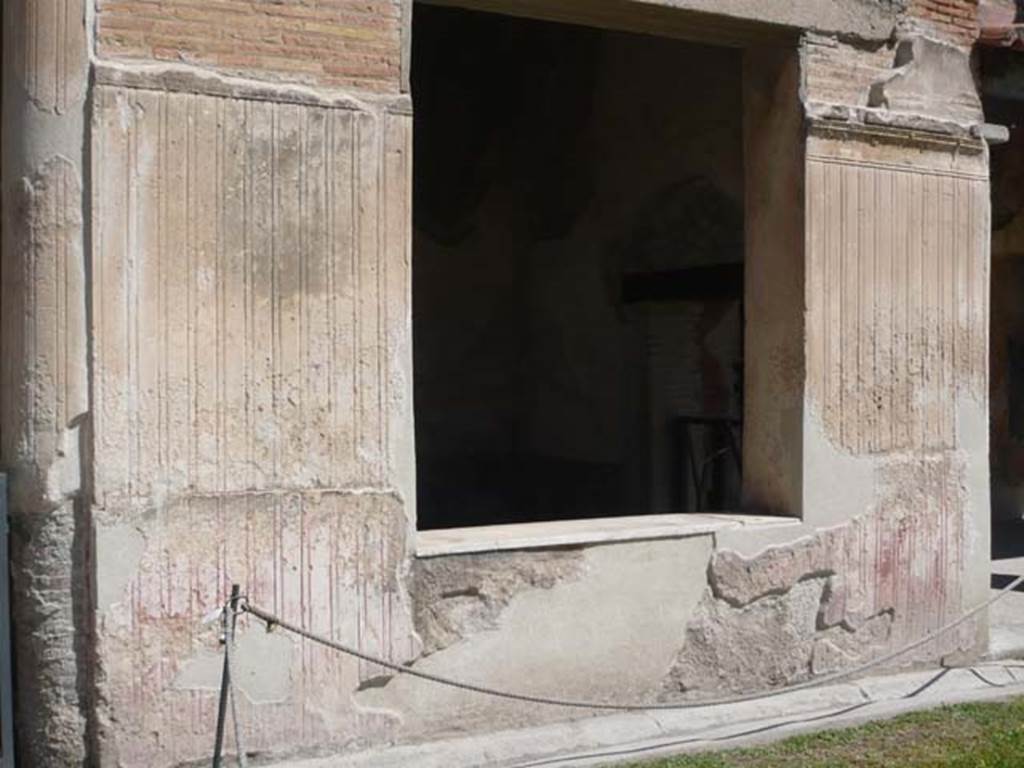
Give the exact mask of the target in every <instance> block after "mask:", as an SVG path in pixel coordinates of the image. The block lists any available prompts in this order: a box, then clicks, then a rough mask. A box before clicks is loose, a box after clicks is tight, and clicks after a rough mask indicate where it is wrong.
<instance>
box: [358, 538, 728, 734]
mask: <svg viewBox="0 0 1024 768" xmlns="http://www.w3.org/2000/svg"><path fill="white" fill-rule="evenodd" d="M711 546H712V541H711V537H709V536H698V537H693V538H687V539H675V540H664V541H646V542H644V541H639V542H629V543H621V544H613V545H606V546H594V547H581V548H570V549H560V550H551V551H535V552H528V551H523V552H514V553H503V554H501V553H488V554H480V555H463V556H451V557H442V558H436V559H425V560H420V561H418V562H417V563H416V583H417V594H416V601H417V629H418V630H419V631H420V632H421V633H422V637H423V641H424V644H425V646H426V647H427V648H428V649H433V652H432V653H431V654H430V655H428V656H426V657H424V658H422V659H421V660H419V661H417V663H416V668H417V669H422V670H424V671H432V672H436V673H439V674H446V675H452V676H457V677H459V678H461V679H465V680H471V681H474V682H480V683H482V684H485V685H491V686H496V687H499V688H504V689H507V690H516V691H528V692H532V693H536V694H539V695H547V696H558V697H566V698H570V699H584V700H615V701H627V702H644V701H651V700H653V699H655V698H657V697H658V696H659V695H660V690H661V686H662V681H663V679H664V676H665V674H666V672H667V670H668V669H669V668H670V666H671V663H672V659H673V657H674V654H675V652H676V649H677V648H678V645H679V642H680V639H681V637H682V632H683V628H684V627H685V626H686V624H687V622H688V620H689V618H690V616H691V615H692V614H693V612H694V609H695V607H696V606H697V603H698V601H699V599H700V597H701V593H702V591H703V589H704V584H705V576H704V564H705V563H707V561H708V557H709V556H710V554H711ZM357 700H358V702H359V703H360V704H361V705H362V706H366V707H371V708H373V709H374V711H388V712H390V713H392V716H393V717H394V718H395V722H396V728H397V730H396V734H397V735H398V736H399V737H400V738H417V737H418V738H422V737H424V736H430V737H437V736H440V735H442V734H444V733H451V732H453V731H455V730H460V731H465V730H493V729H498V728H502V727H511V726H516V725H522V724H528V723H540V722H544V721H551V720H553V719H559V718H568V717H574V716H578V713H573V712H572V711H568V710H564V709H554V708H549V707H538V706H537V705H532V704H527V705H524V704H517V703H515V702H508V701H501V700H496V699H492V698H487V697H482V696H479V695H476V694H468V693H466V692H463V691H457V690H452V689H445V688H438V687H437V686H426V685H424V684H422V683H421V682H419V681H416V680H412V679H410V678H404V677H399V678H394V679H391V680H390V681H389V682H387V683H386V684H384V685H382V686H380V687H376V688H373V689H368V690H366V691H364V692H363V693H361V694H359V695H358V696H357Z"/></svg>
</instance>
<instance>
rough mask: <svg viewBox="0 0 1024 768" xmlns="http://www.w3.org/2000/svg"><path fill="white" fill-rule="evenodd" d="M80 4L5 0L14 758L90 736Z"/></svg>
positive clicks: (6, 463) (1, 336)
mask: <svg viewBox="0 0 1024 768" xmlns="http://www.w3.org/2000/svg"><path fill="white" fill-rule="evenodd" d="M85 15H86V6H85V3H84V2H83V1H82V0H58V1H55V2H49V3H38V2H34V1H33V0H12V1H11V2H6V3H4V4H3V35H4V41H3V46H2V49H3V54H4V59H3V110H2V112H3V127H2V135H3V150H2V151H3V157H2V166H3V188H2V192H0V209H2V215H3V221H2V224H0V230H2V233H3V243H2V258H0V291H2V295H0V360H2V361H3V362H2V364H0V467H2V468H3V469H4V470H5V471H9V472H10V473H11V485H10V494H11V496H10V503H11V507H10V512H11V518H12V539H11V558H12V563H11V571H12V576H13V583H12V590H11V592H12V596H13V617H12V618H13V632H14V637H15V651H16V655H17V665H16V670H17V672H16V675H17V680H16V684H17V690H18V696H17V706H18V712H17V721H18V725H19V728H18V745H17V746H18V751H19V754H18V757H19V761H20V762H21V763H22V764H24V765H37V766H65V765H71V764H75V763H81V761H82V760H83V758H84V756H85V755H86V753H87V751H88V744H89V743H90V742H91V740H92V738H93V736H94V731H93V728H92V727H91V726H92V723H91V716H90V713H91V711H92V679H91V669H92V658H91V649H90V634H91V628H90V618H89V617H90V606H89V589H88V586H89V585H88V579H87V578H85V574H87V573H88V559H89V546H88V540H89V535H88V514H87V510H86V507H85V505H84V504H83V502H84V499H85V496H84V489H85V487H86V485H87V483H88V468H87V463H86V459H87V456H86V452H87V448H86V446H88V430H89V422H88V410H89V405H88V377H87V359H86V348H87V341H86V322H85V314H86V301H87V290H86V267H85V234H84V226H83V211H84V206H85V199H84V196H83V189H84V187H85V186H86V181H85V176H84V173H83V165H84V163H83V157H84V150H83V142H84V136H85V130H84V124H83V113H84V105H85V95H86V93H85V91H86V81H87V64H86V62H87V44H86V27H85V24H86V20H85Z"/></svg>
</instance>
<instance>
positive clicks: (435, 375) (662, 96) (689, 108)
mask: <svg viewBox="0 0 1024 768" xmlns="http://www.w3.org/2000/svg"><path fill="white" fill-rule="evenodd" d="M413 24H414V26H413V58H412V95H413V102H414V115H415V117H414V169H415V170H414V199H413V223H414V234H413V237H414V240H413V334H414V350H415V351H414V379H415V385H414V386H415V416H416V444H417V449H416V450H417V477H418V488H417V509H418V513H417V514H418V519H419V528H420V529H435V528H449V527H460V526H475V525H494V524H503V523H516V522H532V521H542V520H544V521H547V520H562V519H578V518H596V517H607V516H624V515H641V514H651V513H666V512H685V511H722V510H735V509H737V508H738V506H739V496H740V478H741V459H740V457H741V441H742V423H741V415H742V412H743V348H742V345H743V304H742V289H743V232H744V213H743V200H744V189H743V184H744V178H743V131H742V109H743V106H742V52H741V51H740V50H737V49H730V48H723V47H715V46H706V45H695V44H691V43H687V42H683V41H679V40H672V39H664V38H659V37H651V36H646V35H639V34H632V33H624V32H615V31H606V30H599V29H595V28H590V27H584V26H575V25H568V24H558V23H552V22H544V21H535V20H529V19H520V18H513V17H509V16H502V15H498V14H491V13H479V12H473V11H466V10H459V9H451V8H442V7H433V6H428V5H419V4H417V5H416V6H415V7H414V22H413Z"/></svg>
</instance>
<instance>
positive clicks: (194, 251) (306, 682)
mask: <svg viewBox="0 0 1024 768" xmlns="http://www.w3.org/2000/svg"><path fill="white" fill-rule="evenodd" d="M94 105H95V106H94V109H95V111H94V119H93V120H94V122H93V126H94V132H93V136H94V141H93V147H92V151H93V162H94V166H93V167H94V173H95V175H94V185H93V195H94V196H93V209H94V211H95V212H96V216H95V219H94V224H93V243H94V248H93V260H92V264H91V272H92V275H93V279H94V283H93V292H94V296H95V301H94V311H93V325H92V330H93V350H94V356H93V375H94V392H95V395H94V396H95V401H96V421H95V444H96V459H95V478H96V480H95V491H94V493H95V496H94V499H95V507H94V512H93V515H94V520H95V526H96V558H97V577H96V579H97V590H98V593H99V595H101V596H102V598H103V601H102V603H101V604H100V605H98V606H97V609H98V613H97V622H98V642H99V644H98V656H99V664H100V670H101V674H102V676H101V681H100V682H101V686H100V688H101V691H102V696H103V706H102V708H101V715H102V718H103V725H104V728H103V756H104V760H107V761H110V762H112V763H113V762H116V761H121V762H123V763H125V764H139V763H141V762H149V763H154V764H157V765H169V764H175V763H178V762H181V761H185V760H192V759H198V758H200V757H202V756H203V755H204V754H206V752H207V750H208V749H209V745H210V734H211V733H212V731H211V728H212V723H213V713H214V711H215V707H216V687H217V678H216V674H214V670H213V668H212V666H210V665H207V666H205V667H202V669H204V670H205V672H204V673H203V674H200V673H199V672H197V671H196V667H195V665H196V664H200V662H201V660H202V659H203V658H205V657H206V656H207V655H209V654H210V653H211V650H212V649H214V648H215V646H213V645H212V644H211V639H212V638H213V634H212V633H213V632H215V628H208V629H207V630H205V631H204V630H203V629H202V628H201V627H200V625H199V621H200V619H201V618H202V616H203V615H204V614H205V613H206V612H208V611H209V610H211V609H212V608H215V607H216V606H217V605H218V604H219V602H220V601H221V600H222V599H223V596H224V594H225V590H226V588H227V586H228V584H229V583H230V582H231V581H237V582H239V583H242V584H245V585H246V586H245V589H246V591H247V592H248V594H249V596H250V598H251V599H253V600H254V601H255V602H258V603H260V604H263V605H267V606H273V608H274V610H276V611H279V612H281V613H282V615H286V616H290V617H291V618H293V619H295V620H297V621H299V622H300V623H302V624H304V625H306V626H309V627H315V628H317V629H318V630H322V631H325V632H327V633H328V634H334V635H336V636H338V637H344V638H345V639H346V640H349V641H352V642H355V643H356V644H357V645H359V646H361V647H364V648H366V649H368V650H370V649H372V650H373V651H374V652H378V653H383V654H384V655H386V656H388V657H391V658H395V659H399V660H404V659H406V658H408V657H409V656H410V655H411V654H413V653H414V651H415V641H414V638H413V636H412V634H411V614H410V611H409V608H408V604H407V600H406V598H405V595H406V589H405V586H404V583H403V580H404V575H405V572H406V570H407V568H408V560H407V553H408V543H407V542H408V535H409V532H410V530H411V526H412V522H411V521H412V511H411V508H410V504H411V493H410V489H411V487H412V485H411V483H412V464H411V458H410V446H411V412H410V408H411V397H410V392H409V386H410V384H411V381H410V378H409V365H408V358H409V354H410V349H409V341H410V340H409V307H408V294H409V273H408V269H409V250H408V229H407V227H408V223H409V221H410V211H409V206H410V197H409V173H408V168H409V162H410V156H409V155H410V152H409V142H410V118H409V116H408V115H407V114H402V113H400V112H396V111H394V109H391V108H388V107H387V106H382V105H371V104H360V105H356V106H352V105H347V104H346V105H342V106H338V105H337V104H331V103H326V102H325V103H323V104H321V105H308V104H297V103H291V102H289V101H286V100H267V99H265V98H263V97H262V94H261V98H257V99H254V98H244V97H243V98H226V97H224V96H219V95H218V96H209V95H204V94H199V93H187V92H185V93H179V92H171V91H165V90H149V89H145V88H123V87H114V86H107V85H100V86H98V87H97V89H96V93H95V97H94ZM126 542H128V543H130V544H131V546H129V547H126V546H125V545H126ZM253 631H256V630H255V628H254V629H253ZM275 642H276V644H275V645H273V646H272V648H271V649H270V650H268V651H267V652H268V653H270V652H271V651H273V656H272V658H273V661H274V663H275V664H276V665H278V666H279V667H280V670H283V671H281V672H280V674H282V675H284V676H285V678H286V680H287V683H286V684H283V685H282V688H281V690H280V691H278V692H277V693H276V694H275V695H273V696H261V695H260V693H259V688H260V686H261V685H262V684H264V683H265V681H264V677H265V673H264V671H263V670H259V671H258V672H254V674H253V675H252V680H251V685H250V684H247V683H246V682H245V681H243V683H242V687H243V692H244V693H245V695H244V696H243V704H242V713H243V716H244V722H245V724H246V726H245V727H246V737H247V738H246V740H247V743H248V744H251V745H252V747H251V748H253V749H257V750H262V749H270V750H274V751H280V752H284V751H288V750H292V749H296V748H301V747H313V746H316V747H319V748H329V747H331V746H332V745H333V746H338V745H340V744H342V743H344V742H347V741H349V740H351V739H355V738H357V737H360V738H369V736H370V734H371V733H372V732H374V722H375V718H373V717H372V716H369V717H368V718H363V717H361V716H359V715H358V714H357V713H355V712H354V711H353V709H352V707H351V706H350V704H349V702H348V696H349V692H350V690H351V688H352V687H354V686H355V685H357V684H358V682H357V681H358V680H359V678H360V675H362V674H364V670H362V669H360V667H359V666H358V665H355V664H351V663H349V662H348V661H347V660H344V659H340V658H339V657H337V656H336V655H333V654H330V653H325V652H323V651H320V650H318V651H314V650H313V649H312V648H307V647H305V646H295V647H294V650H293V651H292V641H291V640H289V639H288V638H279V639H278V640H276V641H275ZM289 651H292V652H290V653H289ZM275 674H277V673H275ZM328 681H330V682H328Z"/></svg>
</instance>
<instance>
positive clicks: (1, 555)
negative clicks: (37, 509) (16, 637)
mask: <svg viewBox="0 0 1024 768" xmlns="http://www.w3.org/2000/svg"><path fill="white" fill-rule="evenodd" d="M9 530H10V528H9V525H8V517H7V475H5V474H4V473H3V472H0V766H2V768H14V689H13V686H12V679H11V678H12V676H11V592H10V584H9V583H8V580H9V576H10V563H9V552H10V551H9V548H8V542H7V539H8V533H9Z"/></svg>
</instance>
